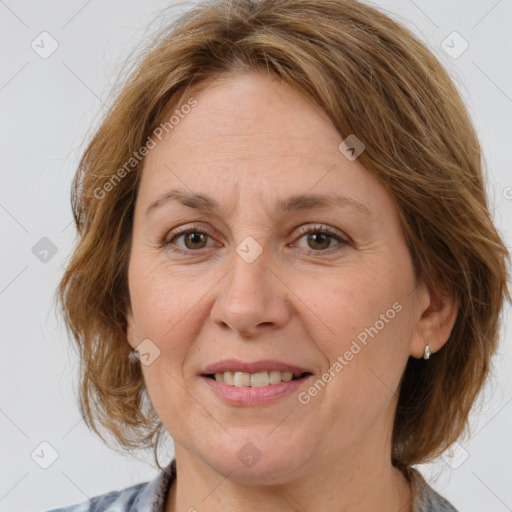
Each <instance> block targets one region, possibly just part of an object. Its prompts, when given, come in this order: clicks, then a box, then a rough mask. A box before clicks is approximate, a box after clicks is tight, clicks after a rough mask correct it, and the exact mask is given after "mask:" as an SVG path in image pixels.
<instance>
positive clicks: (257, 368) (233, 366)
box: [202, 359, 310, 375]
mask: <svg viewBox="0 0 512 512" xmlns="http://www.w3.org/2000/svg"><path fill="white" fill-rule="evenodd" d="M266 370H268V371H271V370H275V371H280V372H291V373H293V374H294V375H301V374H302V373H310V372H309V371H308V370H306V369H305V368H301V367H300V366H295V365H292V364H288V363H285V362H282V361H275V360H271V359H264V360H260V361H251V362H249V361H240V360H238V359H223V360H222V361H217V362H216V363H213V364H210V365H208V366H207V367H206V368H204V369H203V371H202V375H211V374H214V373H224V372H246V373H258V372H264V371H266Z"/></svg>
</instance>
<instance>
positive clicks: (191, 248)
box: [161, 225, 349, 253]
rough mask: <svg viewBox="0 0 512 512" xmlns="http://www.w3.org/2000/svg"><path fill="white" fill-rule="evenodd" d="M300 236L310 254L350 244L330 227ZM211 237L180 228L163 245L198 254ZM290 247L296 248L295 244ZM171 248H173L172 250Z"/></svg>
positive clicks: (313, 228)
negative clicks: (182, 244) (332, 244)
mask: <svg viewBox="0 0 512 512" xmlns="http://www.w3.org/2000/svg"><path fill="white" fill-rule="evenodd" d="M299 235H301V236H300V238H299V240H300V239H301V238H304V237H305V236H307V238H306V241H307V243H308V245H309V247H308V248H306V250H307V251H309V252H310V253H319V252H331V251H327V249H332V247H331V242H332V241H333V240H336V241H337V242H338V243H337V244H336V245H341V247H344V246H346V245H348V244H349V242H348V241H347V240H345V239H344V238H343V237H342V236H341V235H340V234H339V233H338V232H337V231H336V230H334V229H332V228H330V227H329V226H323V225H314V226H309V227H308V226H305V227H303V228H301V229H300V230H299ZM209 237H210V235H209V234H208V233H207V232H205V231H203V230H202V229H201V228H199V226H188V228H187V227H185V228H181V229H179V228H178V229H177V230H175V231H173V232H171V233H170V234H169V235H168V236H167V237H165V239H163V240H162V241H161V245H162V247H169V248H170V249H171V250H173V251H177V252H182V253H188V252H197V251H198V250H200V249H205V248H206V247H207V240H208V238H209ZM180 238H182V239H183V243H184V245H185V246H184V247H180V246H179V245H178V244H177V243H176V241H177V240H179V239H180ZM290 245H291V246H292V247H294V246H295V243H294V244H290ZM336 245H335V247H336ZM170 246H173V247H172V248H171V247H170Z"/></svg>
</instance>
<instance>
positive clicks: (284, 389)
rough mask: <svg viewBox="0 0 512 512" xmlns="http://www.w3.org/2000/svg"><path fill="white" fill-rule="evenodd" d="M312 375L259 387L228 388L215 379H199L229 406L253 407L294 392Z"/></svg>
mask: <svg viewBox="0 0 512 512" xmlns="http://www.w3.org/2000/svg"><path fill="white" fill-rule="evenodd" d="M311 377H313V375H308V376H306V377H303V378H301V379H295V380H290V381H288V382H280V383H279V384H269V385H268V386H261V387H256V388H253V387H250V386H244V387H238V386H230V385H228V384H224V383H222V382H217V381H216V380H215V379H211V378H209V377H205V376H204V375H201V379H203V380H204V381H206V383H207V384H208V386H210V389H211V390H212V391H213V392H214V393H215V394H216V395H217V396H219V397H220V398H222V399H223V400H224V401H226V402H227V403H228V404H230V405H236V406H246V407H254V406H258V405H265V404H268V403H271V402H275V401H276V400H278V399H279V398H283V397H285V396H287V395H290V394H291V393H293V392H294V391H296V390H297V389H298V388H299V387H300V386H302V385H303V384H304V383H305V382H307V381H308V380H309V379H310V378H311Z"/></svg>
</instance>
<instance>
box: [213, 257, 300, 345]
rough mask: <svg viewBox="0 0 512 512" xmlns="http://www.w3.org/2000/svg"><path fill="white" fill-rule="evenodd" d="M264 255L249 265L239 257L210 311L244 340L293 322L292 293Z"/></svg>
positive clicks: (223, 325) (223, 281)
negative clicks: (290, 295)
mask: <svg viewBox="0 0 512 512" xmlns="http://www.w3.org/2000/svg"><path fill="white" fill-rule="evenodd" d="M267 263H268V261H267V258H266V257H265V253H262V254H261V255H260V256H259V257H258V258H257V259H256V260H255V261H252V262H251V263H248V262H247V261H245V260H244V259H243V258H242V257H240V256H239V255H238V254H237V253H235V254H234V257H233V265H232V269H231V271H230V272H228V274H227V276H225V278H224V279H223V280H222V281H221V283H219V286H220V287H221V291H220V292H219V295H218V296H217V298H216V300H215V303H214V305H213V307H212V310H211V313H210V315H211V319H212V321H213V322H215V323H216V324H217V325H219V326H221V327H222V328H223V329H232V330H233V331H235V332H236V333H237V334H239V335H240V336H241V337H244V338H255V337H258V336H259V335H261V334H262V333H266V332H267V331H269V330H275V329H279V328H281V327H283V326H284V325H286V323H287V322H288V321H289V319H290V315H291V311H290V302H289V300H288V297H289V294H290V293H291V292H290V290H289V289H288V288H287V287H286V285H285V284H284V282H283V280H282V278H280V276H279V273H278V271H276V270H274V269H272V268H270V267H269V266H268V264H267Z"/></svg>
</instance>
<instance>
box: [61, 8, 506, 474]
mask: <svg viewBox="0 0 512 512" xmlns="http://www.w3.org/2000/svg"><path fill="white" fill-rule="evenodd" d="M249 71H260V72H262V73H264V74H266V75H268V76H272V77H277V78H278V79H279V80H281V81H283V82H284V83H286V84H288V85H289V86H291V87H293V88H294V89H295V90H297V91H299V92H301V93H302V94H304V95H306V96H308V97H309V98H312V99H313V100H314V101H316V102H317V103H318V104H319V105H320V106H321V107H322V108H323V109H324V111H325V112H326V113H327V114H328V116H329V117H330V119H331V120H332V122H333V123H334V125H335V127H336V128H337V130H338V131H339V133H340V135H341V136H342V137H343V138H345V137H346V136H347V135H349V134H355V135H356V136H357V137H358V138H359V139H361V140H362V141H363V142H364V144H365V146H366V150H365V151H364V152H363V153H362V154H361V155H360V156H359V161H360V163H361V164H362V165H364V166H365V168H366V169H368V171H370V172H371V173H373V175H374V176H375V177H376V178H377V179H378V180H380V182H381V183H383V184H384V186H385V187H386V188H387V190H388V191H389V192H390V194H391V195H392V197H393V199H394V201H395V204H396V207H397V209H398V212H399V214H400V219H401V223H402V227H403V230H404V232H405V235H406V240H407V244H408V249H409V251H410V255H411V259H412V262H413V265H414V270H415V275H416V279H417V282H423V283H426V284H427V285H428V286H429V287H433V288H436V287H437V288H442V289H443V290H446V291H448V292H449V293H451V294H453V295H454V296H455V297H456V298H457V300H458V303H459V311H458V315H457V319H456V322H455V325H454V328H453V330H452V332H451V335H450V337H449V339H448V341H447V343H445V345H444V346H443V347H442V348H441V349H440V350H439V351H438V352H436V354H435V357H433V358H432V359H431V360H429V362H428V363H425V362H424V361H422V360H421V359H419V360H418V359H415V358H413V357H410V358H409V361H408V363H407V366H406V369H405V372H404V374H403V376H402V381H401V385H400V391H399V398H398V405H397V409H396V415H395V420H394V427H393V439H392V460H393V463H394V464H395V465H397V466H410V465H413V464H416V463H421V462H426V461H428V460H431V459H432V458H434V457H436V456H438V455H439V454H441V453H442V452H443V451H444V450H445V449H446V448H447V447H448V446H449V445H450V444H451V443H452V442H454V441H455V440H456V439H458V438H459V436H460V435H461V434H462V433H463V432H465V430H466V427H469V421H468V418H469V414H470V412H471V409H472V407H473V405H474V403H475V400H476V398H477V395H478V394H479V392H480V391H481V389H482V387H483V384H484V383H485V381H486V378H487V376H488V374H489V371H490V368H491V358H492V356H493V354H494V353H495V352H496V350H497V346H498V343H499V327H500V322H501V318H500V313H501V309H502V306H503V302H504V299H505V298H507V299H508V300H510V295H509V291H508V288H507V276H508V274H507V260H508V258H509V254H508V251H507V249H506V247H505V245H504V243H503V242H502V240H501V238H500V236H499V234H498V233H497V230H496V228H495V226H494V224H493V221H492V218H491V216H490V213H489V208H488V203H487V199H486V194H485V186H484V180H483V169H482V167H483V164H482V153H481V147H480V144H479V141H478V138H477V135H476V132H475V129H474V127H473V125H472V122H471V119H470V117H469V114H468V112H467V110H466V107H465V105H464V102H463V100H462V99H461V97H460V95H459V93H458V91H457V88H456V87H455V85H454V83H453V82H452V80H451V79H450V77H449V75H448V73H447V71H446V70H445V69H444V67H443V66H442V64H441V63H440V62H439V61H438V60H437V59H436V58H435V57H434V55H433V54H432V53H431V52H430V51H429V50H428V49H427V47H426V46H425V45H424V44H423V43H422V42H420V41H419V40H418V39H417V38H416V37H415V36H414V35H413V34H412V33H411V32H410V31H409V30H408V29H406V28H404V27H403V26H402V25H401V24H399V23H397V22H396V21H394V20H392V19H391V18H390V17H389V16H387V15H386V14H384V13H383V12H381V11H379V10H377V9H375V8H373V7H370V6H368V5H366V4H364V3H362V2H359V1H354V0H323V1H317V0H217V1H213V2H203V3H201V4H198V5H196V6H195V7H193V8H192V9H190V10H188V11H186V12H185V13H184V14H181V15H180V16H179V17H178V18H176V19H175V20H174V21H173V22H172V23H170V24H169V25H168V26H167V27H166V29H165V31H164V32H163V33H160V34H159V35H158V36H157V38H156V39H155V40H154V41H152V43H151V45H150V48H149V50H147V51H145V53H144V54H143V55H142V57H141V58H140V60H139V61H138V62H137V63H136V66H135V67H134V69H133V71H132V72H131V74H130V76H129V78H128V79H127V81H126V83H125V84H124V85H123V87H122V89H121V91H120V92H119V94H118V95H117V97H116V99H115V101H114V103H113V105H112V106H111V108H110V109H109V111H108V112H107V113H106V115H105V116H104V118H103V119H102V121H101V125H100V126H99V128H98V129H97V130H96V131H95V133H94V134H93V136H92V137H91V139H90V140H89V141H88V145H87V147H86V149H85V152H84V154H83V156H82V158H81V160H80V163H79V167H78V169H77V172H76V175H75V178H74V182H73V187H72V209H73V215H74V219H75V223H76V228H77V231H78V240H77V243H76V247H75V248H74V252H73V254H72V256H71V258H70V261H69V263H68V265H67V268H66V270H65V273H64V275H63V277H62V280H61V282H60V283H59V287H58V290H57V295H56V297H57V298H58V301H59V305H60V308H61V311H62V313H63V318H64V321H65V324H66V327H67V329H68V332H69V333H70V335H71V337H72V339H73V341H74V346H75V347H76V348H77V349H78V352H79V356H80V362H81V366H80V386H79V387H80V389H79V400H80V411H81V413H82V416H83V418H84V419H85V420H86V423H87V425H88V426H89V428H92V429H93V431H94V432H95V433H96V434H98V435H99V436H100V437H101V438H102V439H103V440H104V441H105V438H104V437H103V435H102V433H101V430H100V426H101V427H103V428H104V429H106V431H107V432H108V433H110V434H111V435H112V436H113V439H112V440H113V441H114V443H115V444H116V445H117V446H118V447H120V448H121V450H123V451H124V450H132V449H149V448H153V449H154V456H155V461H156V462H157V465H158V466H159V467H160V465H159V464H158V445H159V440H160V438H161V436H162V434H163V433H164V427H163V425H162V423H161V421H160V419H159V417H158V415H157V414H156V411H155V410H154V408H153V407H152V404H151V401H150V400H149V396H148V394H147V390H146V387H145V383H144V379H143V375H142V371H141V368H140V365H133V364H130V361H129V357H128V355H129V353H130V351H131V347H130V346H129V344H128V342H127V338H126V327H127V323H126V308H127V305H128V304H129V300H130V299H129V293H128V283H127V269H128V261H129V254H130V244H131V233H132V220H133V211H134V204H135V200H136V196H137V187H138V184H139V181H140V176H141V171H142V165H141V162H142V161H143V158H137V159H134V155H135V154H137V155H140V153H141V148H143V147H144V146H145V145H146V144H147V143H148V137H150V136H151V135H152V134H153V133H154V130H155V129H156V128H157V127H158V126H159V124H160V123H161V122H162V120H163V119H165V115H167V114H168V113H169V112H171V111H172V109H174V108H175V107H177V106H179V105H182V104H184V98H187V97H190V94H191V92H193V91H197V90H199V89H200V88H202V87H206V86H207V85H208V83H209V82H210V81H212V80H213V79H215V78H217V77H219V76H221V75H224V76H230V75H231V76H234V75H237V74H240V73H244V72H249ZM131 159H132V160H131ZM135 160H136V161H135ZM139 160H140V161H139ZM127 162H131V163H130V166H129V167H128V168H127V166H126V164H127ZM123 169H124V172H123V171H122V170H123ZM108 183H110V184H111V185H108ZM107 189H108V194H105V193H104V192H105V190H107ZM109 444H110V443H109Z"/></svg>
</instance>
